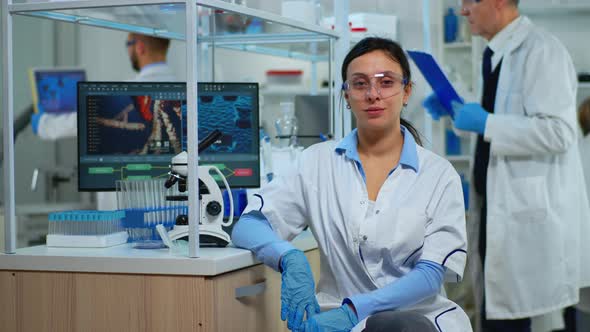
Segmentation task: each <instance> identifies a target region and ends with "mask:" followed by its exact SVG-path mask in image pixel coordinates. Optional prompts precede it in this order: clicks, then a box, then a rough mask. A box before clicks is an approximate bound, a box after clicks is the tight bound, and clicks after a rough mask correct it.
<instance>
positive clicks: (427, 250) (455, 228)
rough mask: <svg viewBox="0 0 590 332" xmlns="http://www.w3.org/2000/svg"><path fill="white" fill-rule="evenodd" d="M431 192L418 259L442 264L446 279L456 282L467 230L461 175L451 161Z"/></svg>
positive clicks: (460, 273) (464, 254) (464, 253)
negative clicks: (422, 245) (421, 247)
mask: <svg viewBox="0 0 590 332" xmlns="http://www.w3.org/2000/svg"><path fill="white" fill-rule="evenodd" d="M432 195H433V196H432V197H433V199H432V201H431V204H430V205H429V206H428V208H427V214H428V216H429V221H428V222H427V224H426V232H425V238H424V247H423V249H422V256H421V257H420V259H422V260H429V261H432V262H435V263H438V264H440V265H442V266H444V267H445V268H446V274H445V281H449V282H459V281H461V279H462V278H463V272H464V270H465V264H466V259H467V231H466V223H465V204H464V201H463V189H462V186H461V179H460V177H459V175H458V174H457V172H456V171H455V170H454V169H453V168H452V166H451V165H448V166H447V168H446V170H445V171H444V173H443V174H442V175H441V176H440V181H439V182H438V183H437V185H436V186H435V189H434V191H433V194H432Z"/></svg>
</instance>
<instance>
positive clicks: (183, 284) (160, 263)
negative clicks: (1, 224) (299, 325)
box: [0, 232, 319, 332]
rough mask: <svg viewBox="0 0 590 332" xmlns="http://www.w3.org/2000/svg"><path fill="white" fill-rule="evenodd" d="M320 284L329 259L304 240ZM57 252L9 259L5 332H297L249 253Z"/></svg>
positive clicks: (1, 320) (1, 299)
mask: <svg viewBox="0 0 590 332" xmlns="http://www.w3.org/2000/svg"><path fill="white" fill-rule="evenodd" d="M293 244H294V245H295V247H297V248H299V249H301V250H302V251H304V252H305V254H306V256H307V257H308V259H309V261H310V264H311V267H312V271H313V273H314V278H315V279H316V282H317V279H318V277H319V250H318V249H317V244H316V242H315V239H314V238H313V236H312V235H311V233H309V232H304V233H302V234H301V235H300V236H298V237H297V238H295V240H293ZM199 255H200V257H199V258H189V257H187V252H186V250H185V252H182V250H174V251H173V250H169V249H159V250H148V249H133V248H132V246H131V245H130V244H124V245H119V246H115V247H110V248H103V249H93V248H49V247H46V246H35V247H29V248H22V249H17V251H16V253H15V254H0V294H1V295H0V330H2V331H19V332H20V331H60V332H67V331H126V332H127V331H158V332H161V331H220V332H221V331H288V329H287V327H286V324H285V323H284V322H282V321H281V320H280V287H281V278H280V277H281V276H280V274H279V273H278V272H276V271H274V270H272V269H271V268H269V267H267V266H265V265H263V264H261V263H260V262H258V261H257V260H256V258H255V257H254V256H253V255H252V253H250V252H249V251H247V250H243V249H238V248H233V247H227V248H201V249H200V253H199Z"/></svg>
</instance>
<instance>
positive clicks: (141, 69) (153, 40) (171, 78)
mask: <svg viewBox="0 0 590 332" xmlns="http://www.w3.org/2000/svg"><path fill="white" fill-rule="evenodd" d="M125 43H126V45H127V53H128V54H129V60H130V61H131V66H132V67H133V70H135V71H136V72H137V76H135V78H133V79H131V80H130V81H138V82H139V81H142V82H175V81H177V78H176V76H175V75H174V73H173V72H172V70H171V69H170V67H169V66H168V64H167V63H166V55H167V53H168V48H169V46H170V40H169V39H164V38H158V37H151V36H145V35H140V34H135V33H130V34H129V35H128V36H127V40H126V42H125ZM31 125H32V127H33V132H34V133H35V134H37V135H38V136H39V137H40V138H41V139H44V140H56V139H60V138H68V137H76V135H77V131H78V129H77V128H78V120H77V116H76V113H68V114H59V115H56V114H46V113H44V112H40V113H35V114H33V116H32V117H31Z"/></svg>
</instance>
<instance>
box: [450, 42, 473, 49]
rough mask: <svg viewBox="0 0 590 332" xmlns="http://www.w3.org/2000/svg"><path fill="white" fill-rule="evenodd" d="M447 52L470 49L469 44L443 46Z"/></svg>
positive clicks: (454, 43)
mask: <svg viewBox="0 0 590 332" xmlns="http://www.w3.org/2000/svg"><path fill="white" fill-rule="evenodd" d="M443 45H444V48H445V49H447V50H453V49H471V42H453V43H445V44H443Z"/></svg>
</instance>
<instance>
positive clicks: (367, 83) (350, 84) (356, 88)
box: [342, 72, 408, 100]
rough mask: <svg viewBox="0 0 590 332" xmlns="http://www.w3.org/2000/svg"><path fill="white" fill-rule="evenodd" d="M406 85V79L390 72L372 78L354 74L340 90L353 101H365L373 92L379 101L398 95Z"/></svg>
mask: <svg viewBox="0 0 590 332" xmlns="http://www.w3.org/2000/svg"><path fill="white" fill-rule="evenodd" d="M407 84H408V79H407V78H405V77H403V76H401V75H399V74H396V73H392V72H383V73H378V74H375V75H373V76H367V75H363V74H355V75H353V77H352V78H351V79H349V80H347V81H346V82H344V84H342V89H343V90H344V91H346V92H347V93H348V95H349V96H350V98H352V99H355V100H362V99H365V98H366V97H368V96H369V94H371V93H373V90H374V91H375V92H376V93H377V95H378V96H379V97H380V98H381V99H385V98H389V97H393V96H395V95H398V94H399V93H400V92H402V90H403V88H404V87H405V86H406V85H407Z"/></svg>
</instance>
